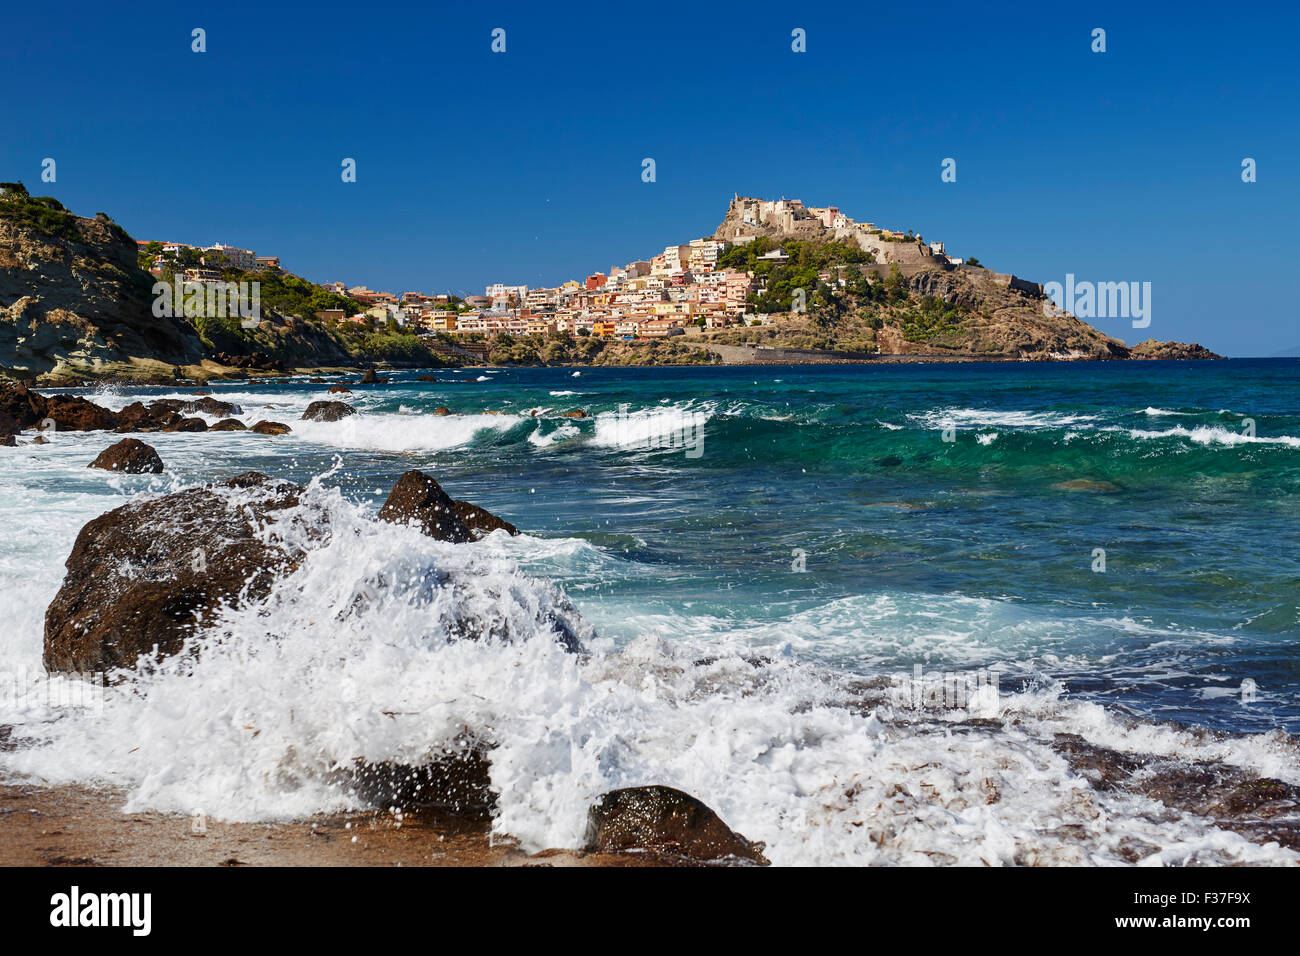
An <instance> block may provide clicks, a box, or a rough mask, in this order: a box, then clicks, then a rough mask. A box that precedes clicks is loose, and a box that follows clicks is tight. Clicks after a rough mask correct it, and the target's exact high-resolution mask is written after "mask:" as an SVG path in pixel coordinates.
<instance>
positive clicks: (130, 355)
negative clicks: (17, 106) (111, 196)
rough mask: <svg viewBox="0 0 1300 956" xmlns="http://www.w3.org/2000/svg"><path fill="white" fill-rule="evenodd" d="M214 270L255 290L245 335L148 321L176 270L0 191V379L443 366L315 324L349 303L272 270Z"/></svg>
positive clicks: (22, 192) (112, 227)
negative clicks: (156, 270) (144, 263)
mask: <svg viewBox="0 0 1300 956" xmlns="http://www.w3.org/2000/svg"><path fill="white" fill-rule="evenodd" d="M220 271H221V278H222V279H223V280H224V281H227V282H238V281H245V280H246V281H250V282H256V283H257V284H258V286H259V287H260V291H261V308H260V316H261V321H260V322H259V323H257V324H256V326H253V327H248V328H245V327H244V326H243V325H242V323H241V321H240V317H238V316H236V315H233V314H231V313H228V310H226V309H222V310H221V311H220V312H219V313H218V314H217V315H214V316H210V315H208V314H206V311H200V312H199V313H198V314H195V315H191V314H190V313H189V312H186V313H185V315H183V316H182V315H180V314H179V313H180V311H182V310H181V309H179V308H178V309H176V310H175V311H174V312H172V313H171V314H173V315H175V316H176V317H174V318H173V317H169V316H168V315H166V314H165V315H163V316H161V317H160V316H157V315H155V314H154V295H153V289H154V283H155V281H158V279H161V281H163V282H164V284H167V285H169V286H171V287H172V288H175V283H176V282H178V281H180V273H182V272H183V268H182V267H181V265H180V264H179V263H175V262H170V261H169V263H168V265H167V267H166V268H164V270H163V274H162V275H161V276H160V277H158V278H157V279H156V278H155V276H153V275H151V274H150V273H148V272H146V271H145V270H144V269H143V268H142V267H141V265H140V252H139V249H138V248H137V244H136V242H135V240H134V239H132V238H131V236H129V235H127V233H126V232H125V230H123V229H122V228H121V227H120V226H118V225H117V224H115V223H114V222H113V221H112V220H111V219H109V217H108V216H107V215H105V214H104V213H100V214H98V215H97V216H96V217H95V218H94V219H87V218H85V217H82V216H77V215H74V214H72V213H71V212H69V211H68V210H67V209H66V208H65V207H64V206H63V204H62V203H60V202H59V201H58V200H57V199H53V198H51V197H34V196H31V195H29V194H28V192H27V190H26V189H25V188H24V187H23V185H22V184H21V183H0V375H3V376H8V377H11V378H17V379H24V380H32V379H35V380H40V381H47V382H50V381H56V382H57V381H65V382H66V381H79V380H81V379H85V378H119V379H133V380H169V379H172V378H173V377H176V376H183V377H186V378H194V379H207V378H213V377H218V378H219V377H230V376H244V375H247V374H249V373H250V372H251V373H253V374H258V373H267V374H270V373H276V372H279V373H283V372H285V371H288V370H291V369H294V368H320V367H332V368H337V367H362V366H369V365H371V364H373V363H375V362H389V363H393V364H404V365H413V366H421V367H430V366H439V365H446V364H449V363H450V361H451V360H449V359H447V358H446V357H444V356H441V355H438V354H436V353H435V352H433V351H432V350H430V349H429V348H428V347H427V346H426V344H425V343H424V342H423V341H422V340H420V339H419V338H418V337H416V336H415V335H414V334H410V333H409V332H404V331H400V330H399V331H397V332H393V331H387V330H381V331H377V332H376V331H371V330H370V329H368V328H363V327H361V326H357V325H354V324H351V323H341V324H338V323H336V324H327V323H325V322H321V321H318V320H317V319H316V318H315V315H316V312H317V311H319V310H322V309H326V308H328V309H336V308H338V309H344V310H345V311H348V312H352V313H355V312H357V311H360V309H361V306H360V305H359V304H358V303H356V302H354V301H352V300H350V299H348V298H347V297H344V296H338V295H334V294H332V293H328V292H326V291H325V290H324V289H323V288H321V287H320V286H318V285H316V284H315V283H312V282H309V281H307V280H306V279H302V278H300V277H298V276H295V275H292V274H290V273H288V272H285V271H283V270H281V269H271V270H264V271H258V272H255V273H254V272H241V271H240V270H237V269H229V268H223V269H221V270H220ZM202 308H203V310H206V308H207V306H203V307H202ZM162 311H166V310H162Z"/></svg>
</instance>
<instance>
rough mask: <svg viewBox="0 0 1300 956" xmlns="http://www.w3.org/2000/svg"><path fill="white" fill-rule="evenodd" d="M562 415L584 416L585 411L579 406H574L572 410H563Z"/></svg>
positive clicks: (566, 416)
mask: <svg viewBox="0 0 1300 956" xmlns="http://www.w3.org/2000/svg"><path fill="white" fill-rule="evenodd" d="M564 417H565V418H586V417H587V413H586V412H585V411H583V410H582V409H581V408H575V409H573V410H572V411H567V412H565V413H564Z"/></svg>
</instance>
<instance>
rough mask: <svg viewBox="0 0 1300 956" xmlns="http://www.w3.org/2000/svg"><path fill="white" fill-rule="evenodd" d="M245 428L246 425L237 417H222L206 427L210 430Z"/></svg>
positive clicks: (221, 430)
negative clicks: (209, 426)
mask: <svg viewBox="0 0 1300 956" xmlns="http://www.w3.org/2000/svg"><path fill="white" fill-rule="evenodd" d="M247 430H248V426H247V425H245V424H244V423H243V422H241V421H240V420H239V419H238V418H223V419H222V420H221V421H219V422H217V423H216V424H215V425H213V426H212V427H211V428H209V429H208V431H210V432H242V431H247Z"/></svg>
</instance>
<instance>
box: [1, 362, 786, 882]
mask: <svg viewBox="0 0 1300 956" xmlns="http://www.w3.org/2000/svg"><path fill="white" fill-rule="evenodd" d="M195 412H203V413H206V414H209V415H213V416H217V417H220V418H223V419H224V420H230V419H229V418H227V417H226V416H230V415H233V414H236V413H238V412H239V409H238V408H237V407H236V406H233V405H230V404H229V403H225V402H220V401H217V400H215V399H212V398H210V397H203V398H200V399H196V400H194V401H189V402H185V401H180V400H159V401H155V402H152V403H150V404H149V405H145V404H144V403H141V402H134V403H131V404H130V405H128V406H126V408H124V409H122V410H121V411H120V412H116V413H114V412H111V411H109V410H107V409H105V408H103V407H101V406H98V405H96V404H94V403H93V402H90V401H88V400H86V399H82V398H77V397H74V396H66V395H54V396H44V395H41V394H38V393H36V392H32V391H30V390H29V389H27V388H26V387H25V386H21V385H20V386H14V387H11V388H8V389H6V390H4V391H3V392H0V430H2V429H8V433H7V434H8V438H9V439H10V443H12V440H13V435H14V432H15V431H17V430H21V429H24V428H30V427H32V426H34V425H37V426H39V425H45V426H47V427H58V428H62V429H65V430H74V431H113V432H122V431H136V432H140V431H191V430H206V428H207V426H206V423H205V422H204V420H203V419H200V418H196V417H195V418H187V417H185V415H186V414H187V413H195ZM353 414H355V410H354V409H352V408H351V407H350V406H348V405H346V404H345V403H342V402H336V401H318V402H314V403H313V404H312V405H311V407H310V408H309V409H308V410H307V412H306V413H305V414H304V416H303V417H304V418H308V419H311V420H316V421H337V420H339V419H341V418H345V417H349V416H351V415H353ZM191 422H197V423H198V426H202V427H192V426H189V424H188V423H191ZM51 423H52V424H51ZM262 424H267V423H262ZM284 427H285V428H286V429H287V427H288V426H284ZM254 430H257V429H256V428H254ZM89 467H100V468H106V469H108V470H116V471H123V472H136V473H155V474H156V473H158V472H161V471H162V470H163V467H164V465H163V463H162V461H161V459H159V457H158V455H157V453H156V451H155V450H154V449H153V448H151V447H150V446H148V445H147V444H145V443H143V442H141V441H139V440H138V439H134V438H128V439H122V440H121V441H119V442H118V443H117V444H115V445H113V446H110V448H108V449H106V450H105V452H103V453H102V454H101V455H100V456H99V457H98V458H97V459H95V461H93V462H91V464H90V466H89ZM303 493H304V489H303V488H302V487H300V486H298V485H296V484H293V483H292V482H287V481H280V480H275V479H272V478H268V477H267V476H265V475H262V474H259V473H256V472H247V473H244V474H240V475H236V476H234V477H231V478H227V479H224V480H218V481H213V482H209V483H206V484H202V485H197V486H193V487H189V488H185V489H182V490H180V491H175V492H172V493H170V494H165V495H161V496H156V497H145V498H142V499H133V500H132V501H130V502H129V503H127V504H125V505H123V506H121V507H119V508H116V509H114V510H112V511H109V512H107V513H106V514H103V515H100V516H99V517H97V518H95V519H93V520H92V521H90V522H89V523H88V524H86V525H85V526H84V527H83V528H82V529H81V532H80V533H79V534H78V536H77V539H76V541H75V543H74V545H73V548H72V552H71V554H70V555H69V557H68V560H67V563H66V568H67V573H66V576H65V578H64V580H63V584H62V586H61V588H60V589H59V592H58V594H56V595H55V597H54V599H53V601H51V602H50V605H49V607H48V608H47V610H46V614H45V635H44V643H45V646H44V654H43V661H44V665H45V668H46V671H47V673H49V674H51V675H56V674H66V675H72V676H75V677H80V678H82V679H89V680H93V681H102V682H103V683H124V682H130V681H132V680H133V679H134V678H135V676H136V674H137V673H138V669H139V668H141V667H149V666H150V663H151V662H158V661H161V660H163V659H165V658H168V657H171V656H175V655H201V654H202V653H203V646H204V643H203V642H204V638H203V634H204V627H205V625H207V624H209V623H211V622H212V620H213V618H214V616H215V615H217V614H219V613H221V612H224V611H227V610H230V609H234V608H239V607H245V606H254V605H257V604H258V603H259V602H260V601H262V600H263V599H264V598H266V596H267V595H268V593H269V591H270V589H271V587H272V585H273V584H274V583H275V581H276V580H277V579H279V578H280V577H282V576H284V575H287V574H289V573H291V572H292V571H294V570H295V569H296V568H297V567H298V566H299V565H300V564H301V563H302V562H303V561H304V560H305V559H306V557H307V554H306V552H305V551H304V550H303V548H304V542H311V541H313V540H319V539H321V538H322V537H327V536H328V535H329V534H330V533H332V532H331V531H330V528H329V522H328V520H321V516H320V515H318V514H316V513H315V512H314V511H313V509H312V506H311V505H308V504H306V503H305V502H304V494H303ZM375 520H377V521H381V522H389V523H393V524H400V525H405V526H410V527H412V528H415V529H418V530H419V531H420V532H421V533H422V534H424V535H426V536H428V537H431V538H435V539H438V540H440V541H443V542H447V543H449V544H453V545H460V544H464V543H467V542H471V541H475V540H477V539H479V538H482V537H484V536H486V535H489V534H495V533H498V532H501V533H505V534H507V535H517V534H519V530H518V529H517V528H516V527H515V526H514V525H513V524H511V523H510V522H508V521H506V520H504V519H502V518H499V517H497V516H496V515H494V514H492V513H491V512H489V511H487V510H485V509H483V508H480V507H478V506H477V505H474V504H472V503H471V502H468V501H463V500H458V499H454V498H451V497H450V496H449V495H448V494H447V493H446V492H445V491H444V490H443V489H442V487H441V486H440V485H439V484H438V482H437V481H436V480H434V479H433V478H432V477H431V476H429V475H428V474H426V473H424V472H421V471H417V470H411V471H407V472H406V473H405V474H403V475H402V476H401V477H400V478H399V479H398V480H397V482H396V483H395V484H394V486H393V489H392V491H391V492H390V494H389V496H388V499H387V501H386V502H385V503H384V505H383V507H382V508H381V509H380V511H379V513H378V515H377V516H376V518H375ZM291 542H297V543H291ZM469 573H471V572H467V571H459V572H454V571H451V570H450V569H448V570H443V571H440V572H439V575H438V582H437V586H438V587H441V588H446V589H448V591H449V592H453V591H455V590H456V589H457V588H458V587H460V584H459V583H458V577H459V576H464V575H466V574H469ZM453 607H454V610H453V611H451V612H449V613H451V614H452V615H453V617H454V618H455V619H454V620H450V621H443V622H442V623H444V624H446V626H447V630H448V632H449V633H450V634H451V635H453V639H455V640H467V641H483V640H490V641H496V640H500V641H506V642H514V641H519V640H526V639H531V640H544V639H546V638H545V637H544V636H543V635H548V634H549V636H550V639H552V640H554V641H556V642H557V643H558V644H559V645H560V646H561V647H562V648H563V649H564V650H565V651H567V652H569V653H571V654H582V653H583V652H584V648H583V638H582V635H583V633H585V632H589V631H590V628H589V627H587V626H586V625H585V624H583V623H582V622H581V621H580V620H579V619H578V617H577V613H576V611H574V610H573V608H572V606H571V605H569V604H568V603H567V602H563V601H562V602H561V603H560V604H558V605H557V606H555V607H552V608H550V609H544V608H538V609H535V611H534V614H535V620H534V621H533V623H532V625H531V626H530V627H529V628H525V629H524V632H523V633H520V632H518V631H516V630H514V629H513V628H512V626H511V625H510V624H509V623H508V621H507V619H501V618H496V617H493V616H491V615H487V614H482V613H481V612H480V611H477V610H474V609H472V608H462V607H461V606H460V605H453ZM0 731H2V733H0V745H4V746H6V747H7V748H9V749H12V748H14V747H15V746H19V745H21V741H20V740H17V739H15V738H14V737H13V736H12V735H11V734H12V729H11V728H0ZM490 760H491V745H490V744H486V743H484V742H482V741H478V740H474V739H470V738H466V739H464V740H463V741H461V746H459V748H458V749H455V750H451V749H449V750H446V751H444V752H443V753H442V754H441V755H439V756H435V757H431V758H430V759H428V760H426V761H425V762H423V763H420V764H418V765H406V764H391V763H372V762H360V761H358V762H356V763H355V764H354V765H353V766H352V767H351V768H343V769H341V770H340V771H339V772H338V773H337V775H336V779H335V783H336V784H338V785H339V786H340V787H342V788H343V789H344V790H346V791H349V792H351V793H353V794H354V795H355V796H356V797H358V798H360V799H361V800H362V801H363V802H364V803H366V804H369V805H372V806H376V807H388V808H393V809H395V810H397V811H400V813H401V814H405V813H406V812H408V811H414V812H417V813H434V814H441V815H443V816H444V817H446V816H447V815H450V819H453V820H454V821H455V826H456V828H458V829H456V831H455V832H458V833H464V832H471V833H473V834H474V837H473V839H471V840H470V841H469V844H468V845H467V848H466V851H465V853H464V855H463V856H462V857H456V858H453V859H445V858H443V857H445V854H443V857H439V858H437V859H434V858H426V859H425V861H426V862H440V863H443V864H451V863H456V862H461V863H467V864H475V865H483V864H486V863H489V862H490V863H504V862H506V861H507V860H510V861H514V862H519V861H520V859H521V858H522V857H523V855H522V854H520V853H518V852H517V851H513V852H512V851H508V850H506V849H503V848H501V847H497V846H495V845H494V844H493V843H492V842H490V841H489V840H488V839H487V836H488V834H487V829H486V826H485V825H483V821H484V820H485V819H487V816H488V815H490V813H491V811H492V809H493V806H494V801H495V797H494V794H493V792H492V790H491V788H490V786H489V783H488V772H487V768H488V764H489V762H490ZM0 794H3V802H4V805H3V806H0V821H4V824H3V826H0V832H3V831H4V830H8V829H11V828H12V825H13V824H14V823H15V822H31V821H32V820H33V819H35V820H42V819H44V817H45V816H46V815H48V814H51V813H55V812H56V811H57V809H58V807H59V806H60V805H62V804H66V803H69V802H71V803H73V804H76V805H78V806H79V807H80V808H81V809H80V811H79V812H80V813H83V814H86V819H83V820H81V822H80V826H81V827H83V828H84V830H83V832H84V834H85V837H86V838H87V839H91V838H93V837H94V836H95V834H97V833H100V834H102V832H103V831H104V830H105V829H106V828H111V827H112V814H111V812H110V808H109V807H107V806H105V804H104V800H105V799H107V798H104V797H103V796H102V795H96V794H94V793H91V792H87V791H81V790H76V789H73V790H64V791H61V792H53V791H42V790H39V789H36V790H33V789H32V788H30V787H15V786H9V787H4V788H0ZM87 811H89V812H88V813H87ZM33 814H34V816H33ZM399 818H400V817H399ZM142 819H147V820H149V821H152V822H154V823H159V824H160V825H161V822H162V821H164V820H166V819H168V818H167V817H166V816H165V815H157V814H155V815H144V816H143V817H139V818H137V822H139V820H142ZM171 819H172V824H173V825H174V823H175V818H171ZM332 825H333V824H331V823H326V824H325V825H324V829H321V825H320V824H317V825H316V826H314V827H313V828H312V829H311V831H307V832H310V833H311V834H313V835H316V838H317V839H320V838H321V837H323V836H325V835H326V834H327V833H328V832H329V830H330V827H331V826H332ZM465 827H470V830H468V831H467V830H465V829H464V828H465ZM475 827H477V828H476V829H475ZM129 829H132V832H135V830H134V828H133V827H132V828H129ZM240 829H241V828H239V827H235V828H233V830H234V832H239V831H240ZM243 829H248V828H247V827H245V828H243ZM372 829H373V828H372ZM391 829H392V830H393V831H394V832H395V831H396V830H397V829H400V825H399V826H398V827H395V828H391ZM427 829H428V828H426V830H427ZM19 830H20V832H19V833H18V834H17V835H16V836H15V837H14V839H13V840H11V841H10V849H9V850H8V851H6V854H5V855H0V863H3V862H5V861H6V860H13V861H14V862H17V861H18V860H19V859H22V857H21V856H19V857H15V856H12V854H14V853H19V854H23V853H29V852H31V851H32V850H33V846H32V845H31V842H30V840H26V839H25V838H24V836H23V833H25V832H26V831H25V830H24V829H23V828H21V827H20V828H19ZM317 831H320V832H319V834H318V835H317ZM417 831H418V827H417V830H416V831H413V830H411V829H408V830H407V831H406V834H405V835H404V836H405V837H409V836H410V834H411V833H412V832H417ZM287 832H290V833H296V832H303V831H301V828H300V829H299V830H298V831H295V830H293V829H292V828H290V829H289V830H288V831H287ZM434 832H436V833H437V838H438V842H439V843H442V842H443V837H445V833H444V832H442V831H441V830H438V829H437V828H434ZM118 836H119V838H120V836H121V835H120V833H119V834H118ZM236 839H239V838H236ZM380 839H381V840H387V841H388V842H389V843H391V842H392V840H393V839H396V838H395V837H394V836H393V835H392V834H391V833H390V834H389V835H388V836H387V837H381V838H380ZM213 842H214V843H220V841H219V840H214V841H213ZM128 844H129V845H130V846H131V847H132V851H133V852H142V853H145V854H148V853H151V852H155V851H156V850H157V849H158V848H157V847H156V846H154V845H152V844H151V842H150V837H149V836H148V827H146V828H145V830H144V831H141V832H138V833H136V834H135V836H133V837H131V838H130V839H129V840H128ZM15 847H17V848H18V849H15ZM78 852H84V851H78ZM100 852H102V850H101V851H100ZM222 852H225V851H222ZM420 852H424V851H420ZM629 853H643V854H650V856H648V857H646V856H638V857H636V859H635V860H634V861H633V862H634V864H639V863H645V862H648V861H651V862H653V861H659V862H673V861H676V862H679V863H680V862H692V863H700V862H724V863H740V862H743V863H748V864H759V865H762V864H766V862H767V861H766V859H765V858H764V857H763V855H762V845H761V844H754V843H751V842H750V841H748V840H746V839H745V838H744V837H743V836H740V835H739V834H736V833H734V832H733V831H732V830H730V829H729V828H728V827H727V826H726V824H725V823H723V822H722V821H721V820H720V819H719V818H718V816H717V815H716V814H715V813H714V812H713V811H712V810H711V809H709V808H708V807H707V806H705V805H704V804H703V803H701V802H700V801H698V800H696V799H695V798H694V797H692V796H690V795H689V794H685V793H682V792H680V791H677V790H673V789H671V788H668V787H660V786H645V787H636V788H630V789H624V790H616V791H612V792H610V793H607V794H605V795H604V796H603V797H601V798H600V799H598V800H597V801H595V802H594V803H593V805H592V806H591V808H590V813H589V820H588V834H587V840H586V845H585V849H584V851H583V852H582V853H578V854H576V855H575V854H574V853H572V852H568V853H566V854H561V856H559V857H554V856H553V857H550V858H548V859H549V860H550V862H552V863H554V862H557V861H558V860H560V859H561V858H562V859H563V860H564V861H566V862H575V861H582V862H584V863H585V862H586V860H587V856H588V855H594V858H595V860H596V864H597V865H613V864H618V865H623V864H626V863H627V862H628V860H627V859H626V857H627V854H629ZM290 856H292V853H291V854H290ZM231 858H232V859H233V858H235V857H234V854H232V855H231ZM58 859H78V860H83V861H84V862H99V861H98V860H96V858H95V857H93V856H87V857H84V858H83V857H81V856H74V855H72V853H71V851H70V852H69V853H68V854H61V855H60V856H59V857H58ZM529 859H531V858H529ZM165 860H166V862H176V857H175V856H174V855H173V856H166V855H165ZM46 862H57V859H53V860H52V859H47V860H46ZM275 862H287V861H286V860H284V859H282V858H280V857H279V856H278V855H277V856H276V859H275ZM304 862H308V861H306V860H304ZM384 862H392V860H391V859H385V860H384Z"/></svg>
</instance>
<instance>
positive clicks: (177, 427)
mask: <svg viewBox="0 0 1300 956" xmlns="http://www.w3.org/2000/svg"><path fill="white" fill-rule="evenodd" d="M162 430H163V431H165V432H205V431H207V430H208V423H207V422H205V421H204V420H203V419H201V418H182V419H181V420H180V421H178V422H172V424H170V425H168V426H166V427H165V428H163V429H162Z"/></svg>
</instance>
